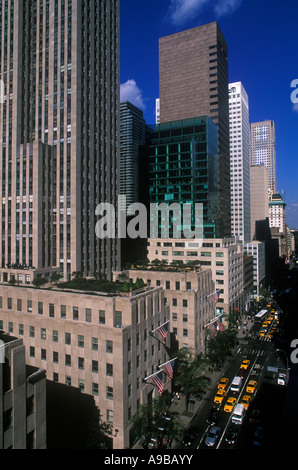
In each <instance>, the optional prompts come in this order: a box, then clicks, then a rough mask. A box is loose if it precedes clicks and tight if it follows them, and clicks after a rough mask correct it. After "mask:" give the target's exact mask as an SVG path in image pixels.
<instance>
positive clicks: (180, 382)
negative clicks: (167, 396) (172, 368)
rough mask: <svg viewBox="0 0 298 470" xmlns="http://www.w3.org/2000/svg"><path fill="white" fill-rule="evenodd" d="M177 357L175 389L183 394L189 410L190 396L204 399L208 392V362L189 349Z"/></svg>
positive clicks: (184, 349) (181, 350)
mask: <svg viewBox="0 0 298 470" xmlns="http://www.w3.org/2000/svg"><path fill="white" fill-rule="evenodd" d="M176 356H177V371H176V375H175V389H176V388H177V389H178V390H179V391H181V392H182V393H183V395H184V397H185V408H186V410H187V409H188V402H189V398H190V396H193V397H202V396H203V394H204V393H205V392H206V387H207V382H208V380H209V378H208V376H207V375H206V373H205V370H206V367H207V364H208V362H207V361H206V359H204V358H203V357H202V356H195V355H193V353H192V351H191V350H190V349H188V348H183V349H180V350H179V351H178V353H177V355H176Z"/></svg>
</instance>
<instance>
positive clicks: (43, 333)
mask: <svg viewBox="0 0 298 470" xmlns="http://www.w3.org/2000/svg"><path fill="white" fill-rule="evenodd" d="M40 339H42V340H46V339H47V330H46V329H45V328H41V329H40Z"/></svg>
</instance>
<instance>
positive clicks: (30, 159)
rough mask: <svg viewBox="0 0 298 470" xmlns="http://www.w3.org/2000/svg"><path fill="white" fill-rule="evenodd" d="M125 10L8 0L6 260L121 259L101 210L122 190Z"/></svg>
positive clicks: (103, 4) (2, 110) (80, 263)
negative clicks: (102, 230) (101, 230)
mask: <svg viewBox="0 0 298 470" xmlns="http://www.w3.org/2000/svg"><path fill="white" fill-rule="evenodd" d="M119 14H120V13H119V0H95V1H94V0H86V1H82V0H60V1H58V0H26V1H23V0H14V1H13V0H6V1H1V3H0V40H1V44H2V46H1V48H0V64H1V70H0V73H1V78H2V79H3V81H4V84H5V90H4V93H5V99H4V104H2V105H1V107H0V126H1V132H0V146H1V149H2V157H1V159H0V187H1V191H2V208H1V210H2V213H1V215H2V229H1V234H0V236H1V243H0V260H1V266H2V268H3V267H5V266H6V265H7V264H8V265H9V266H19V267H20V266H24V265H27V266H29V267H30V266H31V267H34V268H36V270H37V271H38V272H43V273H45V272H47V271H49V270H51V269H52V268H53V267H54V268H56V270H57V269H58V270H60V271H61V273H63V275H64V277H65V278H69V277H70V276H71V273H72V272H73V271H78V270H80V271H83V273H85V274H86V275H87V274H90V275H93V272H95V271H101V272H105V273H106V274H108V275H110V273H111V271H112V270H113V269H115V268H116V266H117V265H118V261H119V252H118V242H117V241H116V240H111V239H105V240H100V239H99V238H97V237H96V234H95V225H96V215H95V209H96V207H97V204H99V203H100V202H109V203H112V204H115V205H116V200H117V195H118V192H119V182H118V179H119V169H118V165H119V158H118V151H119V93H118V88H119V80H120V79H119ZM4 45H5V47H4Z"/></svg>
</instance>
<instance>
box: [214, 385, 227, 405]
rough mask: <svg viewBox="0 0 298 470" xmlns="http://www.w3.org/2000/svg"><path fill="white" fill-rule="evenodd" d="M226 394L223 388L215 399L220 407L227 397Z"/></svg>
mask: <svg viewBox="0 0 298 470" xmlns="http://www.w3.org/2000/svg"><path fill="white" fill-rule="evenodd" d="M225 394H226V391H225V390H224V389H223V388H220V389H219V390H217V394H216V395H215V397H214V403H218V404H219V405H220V404H221V403H222V401H223V399H224V397H225Z"/></svg>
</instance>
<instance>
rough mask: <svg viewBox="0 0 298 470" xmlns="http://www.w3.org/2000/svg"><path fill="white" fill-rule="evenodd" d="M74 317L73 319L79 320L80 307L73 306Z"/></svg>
mask: <svg viewBox="0 0 298 470" xmlns="http://www.w3.org/2000/svg"><path fill="white" fill-rule="evenodd" d="M72 317H73V320H78V319H79V309H78V307H73V309H72Z"/></svg>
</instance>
